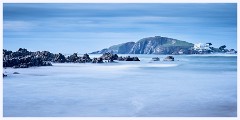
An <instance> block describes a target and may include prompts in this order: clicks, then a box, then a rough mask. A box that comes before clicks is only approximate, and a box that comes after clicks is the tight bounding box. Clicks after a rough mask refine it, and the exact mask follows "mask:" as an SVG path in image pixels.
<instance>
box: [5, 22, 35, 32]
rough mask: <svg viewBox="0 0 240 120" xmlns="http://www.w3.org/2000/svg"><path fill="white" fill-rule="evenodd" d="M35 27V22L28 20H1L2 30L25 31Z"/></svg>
mask: <svg viewBox="0 0 240 120" xmlns="http://www.w3.org/2000/svg"><path fill="white" fill-rule="evenodd" d="M36 27H37V25H36V24H33V23H31V22H29V21H3V29H4V31H25V30H31V29H33V28H36Z"/></svg>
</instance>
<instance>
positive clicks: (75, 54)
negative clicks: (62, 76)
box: [67, 53, 79, 62]
mask: <svg viewBox="0 0 240 120" xmlns="http://www.w3.org/2000/svg"><path fill="white" fill-rule="evenodd" d="M78 59H79V57H78V56H77V53H73V55H70V56H68V57H67V60H68V62H77V61H78Z"/></svg>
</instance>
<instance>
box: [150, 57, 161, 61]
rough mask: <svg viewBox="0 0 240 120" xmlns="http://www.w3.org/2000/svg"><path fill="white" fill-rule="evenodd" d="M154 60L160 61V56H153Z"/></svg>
mask: <svg viewBox="0 0 240 120" xmlns="http://www.w3.org/2000/svg"><path fill="white" fill-rule="evenodd" d="M152 61H160V58H159V57H153V58H152Z"/></svg>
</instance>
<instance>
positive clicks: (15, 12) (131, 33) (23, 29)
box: [3, 3, 237, 53]
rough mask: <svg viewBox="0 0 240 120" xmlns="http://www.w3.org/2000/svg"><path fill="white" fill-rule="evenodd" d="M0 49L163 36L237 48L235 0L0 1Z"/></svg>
mask: <svg viewBox="0 0 240 120" xmlns="http://www.w3.org/2000/svg"><path fill="white" fill-rule="evenodd" d="M3 32H4V33H3V48H4V49H8V50H13V51H16V50H18V48H20V47H22V48H27V49H29V50H31V51H37V50H40V51H42V50H48V51H50V52H54V53H58V52H61V53H73V52H78V53H88V52H92V51H96V50H101V49H103V48H107V47H109V46H111V45H115V44H120V43H123V42H129V41H134V42H136V41H138V40H139V39H141V38H145V37H152V36H164V37H169V38H175V39H179V40H184V41H187V42H191V43H199V42H201V43H206V42H211V43H212V44H213V46H214V47H219V46H220V45H226V46H227V48H229V49H230V48H234V49H236V48H237V45H236V44H237V4H233V3H228V4H220V3H218V4H202V3H200V4H183V3H176V4H163V3H159V4H130V3H129V4H103V3H101V4H65V3H64V4H50V3H47V4H39V3H38V4H20V3H18V4H12V3H4V4H3Z"/></svg>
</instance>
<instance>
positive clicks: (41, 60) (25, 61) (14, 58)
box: [3, 48, 140, 68]
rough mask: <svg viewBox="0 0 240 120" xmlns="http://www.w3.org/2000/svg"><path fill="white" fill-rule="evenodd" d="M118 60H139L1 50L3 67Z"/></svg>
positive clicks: (21, 49)
mask: <svg viewBox="0 0 240 120" xmlns="http://www.w3.org/2000/svg"><path fill="white" fill-rule="evenodd" d="M114 60H119V61H140V60H139V58H138V57H130V56H127V57H118V55H117V54H112V53H109V52H107V53H104V54H103V55H102V56H100V57H99V58H93V59H91V58H90V57H89V55H88V54H84V55H83V56H78V55H77V53H74V54H72V55H70V56H67V57H65V56H64V55H63V54H61V53H59V54H53V53H51V52H49V51H41V52H40V51H37V52H30V51H28V50H27V49H24V48H20V49H19V50H18V51H16V52H12V51H8V50H3V67H13V68H28V67H33V66H52V64H51V63H52V62H53V63H104V62H114Z"/></svg>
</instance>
